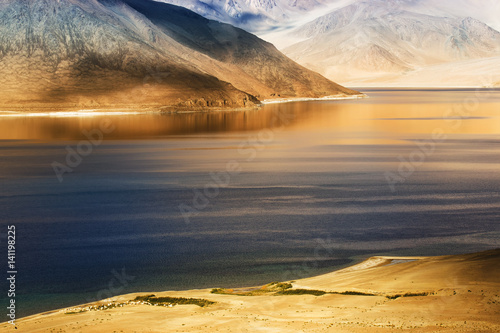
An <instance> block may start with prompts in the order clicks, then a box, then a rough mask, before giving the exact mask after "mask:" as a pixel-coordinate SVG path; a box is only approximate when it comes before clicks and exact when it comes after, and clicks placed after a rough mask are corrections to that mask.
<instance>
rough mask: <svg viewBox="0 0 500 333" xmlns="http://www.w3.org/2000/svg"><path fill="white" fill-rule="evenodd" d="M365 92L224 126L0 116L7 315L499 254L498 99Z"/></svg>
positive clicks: (192, 118) (224, 116)
mask: <svg viewBox="0 0 500 333" xmlns="http://www.w3.org/2000/svg"><path fill="white" fill-rule="evenodd" d="M363 92H365V93H366V94H368V95H369V96H370V97H369V98H367V99H362V100H345V101H314V102H294V103H286V104H273V105H266V106H264V107H263V108H262V109H260V110H248V111H233V112H205V113H178V114H163V115H162V114H154V113H149V114H120V115H106V114H102V115H95V116H81V117H75V116H71V115H66V116H57V115H56V114H29V115H18V114H14V113H10V112H0V155H1V160H0V171H1V173H0V177H1V188H0V211H1V212H2V213H1V215H0V234H1V237H2V238H1V239H2V240H6V234H7V226H8V225H15V226H16V236H17V240H16V251H17V258H16V265H17V267H16V268H17V271H18V281H17V290H16V291H17V293H16V294H17V313H18V315H20V316H26V315H29V314H33V313H37V312H41V311H46V310H51V309H57V308H61V307H66V306H70V305H75V304H81V303H86V302H89V301H92V300H95V299H98V298H106V297H109V296H112V295H117V294H123V293H127V292H135V291H160V290H180V289H193V288H208V287H236V286H238V287H244V286H252V285H258V284H264V283H268V282H271V281H283V280H291V279H299V278H303V277H306V276H313V275H317V274H320V273H324V272H328V271H332V270H334V269H338V268H341V267H345V266H346V265H351V264H353V263H356V262H359V261H360V260H362V259H364V258H366V257H369V256H372V255H444V254H457V253H466V252H474V251H480V250H486V249H492V248H498V247H499V246H500V225H499V216H500V193H499V192H500V145H499V144H500V90H498V89H497V90H495V89H482V90H467V89H461V90H404V89H403V90H383V89H378V90H377V89H371V90H370V89H363ZM88 114H92V112H88ZM2 244H4V251H5V255H6V254H7V253H6V252H7V249H6V246H5V242H2ZM5 272H6V269H5ZM3 288H4V289H3V290H7V289H8V288H7V284H6V283H5V282H4V286H3ZM4 294H5V293H3V292H2V297H5V296H4ZM0 301H1V302H2V303H1V304H4V305H5V306H6V304H7V303H6V302H7V299H6V298H2V299H0Z"/></svg>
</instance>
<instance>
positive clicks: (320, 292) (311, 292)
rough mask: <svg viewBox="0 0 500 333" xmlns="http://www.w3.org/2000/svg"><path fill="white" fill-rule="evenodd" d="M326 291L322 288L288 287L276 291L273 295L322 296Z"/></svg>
mask: <svg viewBox="0 0 500 333" xmlns="http://www.w3.org/2000/svg"><path fill="white" fill-rule="evenodd" d="M326 293H327V292H326V291H323V290H314V289H289V290H283V291H278V292H277V293H275V295H314V296H323V295H324V294H326Z"/></svg>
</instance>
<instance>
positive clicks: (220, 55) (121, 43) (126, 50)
mask: <svg viewBox="0 0 500 333" xmlns="http://www.w3.org/2000/svg"><path fill="white" fill-rule="evenodd" d="M131 6H133V7H135V8H137V9H139V10H140V12H139V11H137V10H136V9H134V8H132V7H131ZM148 15H149V16H151V17H148ZM162 18H163V19H162ZM165 18H167V19H165ZM217 43H218V44H217ZM209 45H212V46H213V48H212V49H211V51H210V47H209ZM219 45H227V47H226V48H222V49H220V48H219ZM207 49H208V50H209V51H210V52H208V51H207ZM233 50H237V52H234V51H233ZM257 54H258V55H259V57H260V59H261V61H260V62H259V61H255V60H254V59H252V58H251V57H253V56H255V55H257ZM233 58H238V60H237V61H233ZM256 67H258V68H256ZM283 72H286V73H289V74H283ZM269 73H276V74H275V76H274V77H273V76H271V75H270V74H269ZM274 78H276V79H278V78H282V79H283V80H282V81H278V80H276V82H275V80H274ZM235 85H236V86H237V87H236V88H235ZM0 89H1V91H2V92H1V93H0V105H1V106H3V107H4V108H15V107H21V108H22V107H35V108H36V107H82V106H92V107H93V106H99V107H124V106H134V107H136V106H155V107H158V106H171V105H177V106H187V107H194V106H199V107H207V106H209V107H240V106H245V105H253V104H254V103H256V102H257V99H256V98H255V97H254V96H253V95H262V96H267V95H271V94H283V95H290V96H298V95H300V94H305V95H306V96H307V97H310V96H314V97H320V96H323V95H334V94H336V93H337V92H347V93H349V92H350V91H348V90H345V89H343V88H342V87H339V86H337V85H335V84H334V83H333V82H330V81H328V80H326V79H324V78H323V77H321V76H319V75H317V74H315V73H312V72H310V71H308V70H306V69H304V68H301V67H300V66H298V65H296V64H295V63H293V62H292V61H291V60H289V59H287V58H286V57H285V56H283V55H282V54H281V53H279V52H278V51H277V50H275V49H274V47H272V46H271V45H270V44H268V43H265V42H263V41H262V40H260V39H258V38H257V37H255V36H253V35H251V34H249V33H246V32H244V31H242V30H239V29H235V28H233V27H231V26H229V25H225V24H219V23H217V22H213V21H209V20H207V19H204V18H202V17H201V16H199V15H197V14H195V13H193V12H190V11H188V10H186V9H183V8H179V7H176V6H172V5H166V4H162V3H157V2H154V1H149V0H141V1H121V0H89V1H82V0H60V1H57V2H56V1H48V0H28V1H22V2H21V1H14V0H2V1H0ZM243 90H244V91H243Z"/></svg>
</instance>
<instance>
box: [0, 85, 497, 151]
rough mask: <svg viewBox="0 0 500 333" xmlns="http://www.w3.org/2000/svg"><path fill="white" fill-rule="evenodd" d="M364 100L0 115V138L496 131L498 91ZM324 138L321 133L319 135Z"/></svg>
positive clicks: (389, 140)
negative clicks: (103, 128) (105, 125)
mask: <svg viewBox="0 0 500 333" xmlns="http://www.w3.org/2000/svg"><path fill="white" fill-rule="evenodd" d="M368 95H369V96H370V98H368V99H364V100H353V101H351V100H349V101H318V102H296V103H287V104H274V105H267V106H264V107H263V108H262V109H260V110H248V111H232V112H204V113H179V114H165V115H160V114H144V115H109V116H95V117H64V118H60V117H28V116H22V115H21V116H19V117H1V115H0V139H2V140H79V139H82V138H84V135H83V134H82V131H83V130H87V131H89V130H92V129H96V128H99V126H100V124H101V123H102V122H103V120H105V119H109V120H110V121H111V124H112V126H113V127H114V128H115V129H114V130H113V132H112V133H109V134H106V135H105V139H127V140H128V139H143V138H155V137H165V136H183V135H197V134H207V133H228V132H248V131H259V130H262V129H276V128H279V129H280V130H284V131H290V132H301V133H300V135H301V136H303V137H311V138H313V137H318V136H321V137H322V138H323V140H322V141H323V142H324V141H325V140H326V141H328V142H329V143H331V144H393V143H397V142H398V141H397V139H398V138H404V135H406V134H422V135H427V134H430V133H432V132H433V131H435V130H436V129H440V130H442V131H443V132H445V133H450V134H485V135H491V134H498V133H500V91H498V90H496V91H493V92H491V91H483V92H480V93H477V92H476V91H389V92H387V91H373V92H368ZM325 136H326V137H325Z"/></svg>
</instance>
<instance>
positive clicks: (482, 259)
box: [0, 249, 500, 333]
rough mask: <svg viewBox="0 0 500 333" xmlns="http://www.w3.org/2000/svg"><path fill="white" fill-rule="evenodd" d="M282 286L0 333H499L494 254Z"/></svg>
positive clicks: (76, 315) (29, 322)
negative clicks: (393, 332) (206, 302)
mask: <svg viewBox="0 0 500 333" xmlns="http://www.w3.org/2000/svg"><path fill="white" fill-rule="evenodd" d="M288 282H290V283H291V286H290V285H288V284H276V283H274V284H269V285H266V286H259V287H255V288H245V289H240V290H233V289H219V290H218V291H217V292H218V293H212V292H211V291H212V290H211V289H204V290H190V291H177V292H160V293H154V294H155V297H173V298H176V299H173V301H172V299H171V300H170V301H169V302H165V300H166V299H163V301H162V302H160V303H159V304H156V305H151V304H154V302H153V300H162V299H159V298H142V299H141V300H136V301H132V302H131V300H135V299H136V297H137V296H144V295H147V293H138V294H128V295H122V296H117V297H114V298H112V299H108V300H105V301H102V302H99V303H94V304H87V305H82V306H78V307H74V308H71V309H62V310H59V311H52V312H48V313H44V314H39V315H34V316H30V317H26V318H23V319H20V320H19V321H17V330H14V328H13V327H12V325H9V324H7V323H2V324H1V325H0V332H14V331H16V332H33V333H35V332H96V333H97V332H392V331H398V332H401V331H403V332H500V249H499V250H491V251H486V252H481V253H476V254H466V255H458V256H442V257H373V258H369V259H367V260H366V261H364V262H362V263H360V264H357V265H354V266H351V267H348V268H345V269H342V270H339V271H335V272H332V273H328V274H324V275H321V276H316V277H311V278H306V279H301V280H297V281H288ZM219 287H223V286H219ZM180 297H182V298H194V299H197V301H195V303H196V302H198V303H199V302H201V300H208V301H211V302H215V303H214V304H209V305H206V304H205V306H199V305H195V304H187V305H186V304H178V303H179V302H181V301H175V300H177V298H180ZM188 303H189V302H188ZM202 305H203V304H202ZM99 306H100V307H101V308H100V309H97V308H98V307H99Z"/></svg>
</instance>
